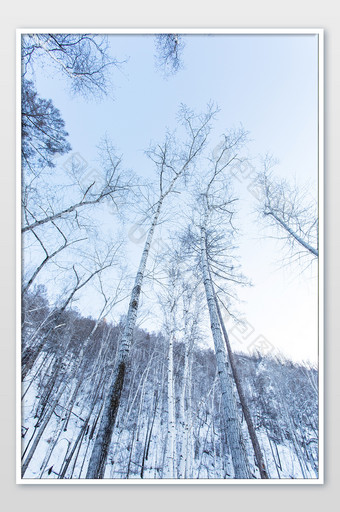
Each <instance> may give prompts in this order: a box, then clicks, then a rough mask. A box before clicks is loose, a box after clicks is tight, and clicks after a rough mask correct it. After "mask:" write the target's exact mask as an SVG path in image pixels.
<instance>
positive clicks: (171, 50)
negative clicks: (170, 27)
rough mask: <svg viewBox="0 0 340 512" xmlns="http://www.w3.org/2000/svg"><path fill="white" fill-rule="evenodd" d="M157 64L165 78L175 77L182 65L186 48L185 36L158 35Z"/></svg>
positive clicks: (156, 42)
mask: <svg viewBox="0 0 340 512" xmlns="http://www.w3.org/2000/svg"><path fill="white" fill-rule="evenodd" d="M155 44H156V62H157V66H158V67H159V69H160V70H161V71H162V73H163V74H164V76H165V77H168V76H170V75H174V74H175V73H177V71H179V70H180V69H181V68H182V66H183V64H182V60H181V57H182V52H183V49H184V46H185V43H184V40H183V36H182V35H180V34H158V35H156V41H155Z"/></svg>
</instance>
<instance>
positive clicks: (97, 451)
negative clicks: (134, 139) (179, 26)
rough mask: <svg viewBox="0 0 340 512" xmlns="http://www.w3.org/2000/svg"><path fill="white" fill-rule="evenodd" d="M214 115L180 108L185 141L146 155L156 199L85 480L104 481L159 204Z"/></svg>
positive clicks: (197, 147)
mask: <svg viewBox="0 0 340 512" xmlns="http://www.w3.org/2000/svg"><path fill="white" fill-rule="evenodd" d="M214 114H215V111H214V110H213V108H212V107H211V106H210V107H209V109H208V112H207V113H206V114H204V115H198V116H195V115H194V114H193V112H192V111H190V110H189V109H188V108H186V107H184V106H182V108H181V117H180V120H181V122H182V124H183V125H184V127H185V129H186V131H187V134H188V135H187V137H188V139H187V141H186V142H185V143H184V144H179V143H178V142H177V143H176V142H175V140H174V138H173V137H172V136H170V135H168V136H167V137H166V140H165V143H164V144H163V145H157V146H155V147H154V148H152V149H151V150H150V151H149V153H148V154H149V156H150V158H151V160H152V161H153V162H154V164H155V165H156V169H157V172H158V177H159V193H158V199H157V200H156V202H155V203H154V206H153V208H152V211H151V215H152V222H151V226H150V228H149V231H148V235H147V237H146V241H145V246H144V250H143V253H142V256H141V260H140V264H139V268H138V272H137V275H136V279H135V284H134V287H133V290H132V293H131V299H130V303H129V308H128V312H127V317H126V325H125V329H124V333H123V335H122V339H121V342H120V348H119V356H118V361H117V363H116V366H115V370H114V374H113V379H112V383H111V385H110V391H109V393H108V396H107V397H106V403H105V406H104V411H103V416H102V419H101V423H100V426H99V430H98V433H97V437H96V441H95V444H94V447H93V451H92V454H91V459H90V462H89V466H88V471H87V478H103V477H104V473H105V466H106V459H107V454H108V450H109V446H110V441H111V437H112V431H113V427H114V424H115V421H116V416H117V411H118V407H119V403H120V397H121V392H122V388H123V383H124V377H125V371H126V364H127V361H128V357H129V352H130V346H131V341H132V336H133V330H134V327H135V325H136V319H137V312H138V306H139V299H140V295H141V291H142V284H143V280H144V274H145V269H146V264H147V261H148V256H149V252H150V247H151V243H152V240H153V235H154V232H155V229H156V226H157V224H158V222H159V217H160V214H161V211H162V206H163V203H164V201H165V200H166V199H167V197H168V196H169V195H170V194H171V193H172V192H173V190H174V187H175V185H176V183H177V182H178V180H179V179H180V178H181V177H182V176H184V175H185V174H187V173H188V171H189V170H190V167H191V166H192V165H193V164H194V161H195V160H196V158H197V157H198V155H199V154H200V153H201V151H202V150H203V148H204V146H205V144H206V140H207V137H208V134H209V131H210V122H211V120H212V118H213V116H214Z"/></svg>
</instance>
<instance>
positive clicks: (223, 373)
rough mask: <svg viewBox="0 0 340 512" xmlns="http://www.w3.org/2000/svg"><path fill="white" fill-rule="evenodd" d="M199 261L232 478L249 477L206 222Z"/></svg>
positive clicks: (202, 227)
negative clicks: (218, 309) (219, 312)
mask: <svg viewBox="0 0 340 512" xmlns="http://www.w3.org/2000/svg"><path fill="white" fill-rule="evenodd" d="M201 263H202V272H203V281H204V288H205V293H206V298H207V303H208V309H209V315H210V322H211V331H212V335H213V339H214V345H215V353H216V362H217V369H218V374H219V378H220V383H221V391H222V403H223V409H224V414H225V417H226V425H227V427H226V428H227V438H228V444H229V448H230V453H231V456H232V461H233V466H234V473H235V478H249V477H250V472H249V467H248V461H247V456H246V452H245V447H244V442H243V438H242V432H241V426H240V422H239V419H238V414H237V403H236V398H235V394H234V390H233V381H232V376H231V372H230V368H229V362H228V358H227V353H226V348H225V344H224V342H223V339H222V333H221V329H220V323H219V318H218V314H217V310H216V303H215V296H214V290H213V286H212V282H211V279H210V273H209V263H208V258H207V251H206V229H205V223H204V224H203V225H202V226H201Z"/></svg>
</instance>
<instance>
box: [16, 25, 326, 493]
mask: <svg viewBox="0 0 340 512" xmlns="http://www.w3.org/2000/svg"><path fill="white" fill-rule="evenodd" d="M50 32H51V33H55V34H56V33H61V34H63V33H64V34H65V33H70V34H82V33H93V34H117V35H125V34H130V35H132V34H159V33H163V34H164V33H178V34H221V35H316V36H318V63H319V66H318V102H319V105H318V107H319V108H318V150H319V151H318V157H319V158H318V164H319V169H318V178H319V180H318V184H319V190H318V192H319V204H318V207H319V261H318V291H319V295H318V320H319V323H318V328H319V344H318V355H319V358H318V370H319V478H317V479H296V480H291V479H281V480H277V479H269V480H261V479H251V480H248V479H247V480H241V479H230V480H229V479H226V480H225V479H223V480H222V479H199V480H192V479H183V480H181V479H157V480H156V479H155V480H154V479H148V480H145V479H143V480H137V479H131V480H120V479H100V480H88V479H81V480H71V479H67V480H58V479H33V478H21V321H20V319H21V261H22V260H21V258H22V254H21V252H22V245H21V116H20V113H21V36H22V35H24V34H46V33H50ZM16 59H17V60H16V430H17V434H16V483H17V484H23V485H27V484H29V485H32V484H33V485H46V484H47V485H65V484H66V485H82V484H87V485H91V484H99V485H108V484H109V485H118V484H119V485H157V484H158V485H159V484H161V485H164V484H165V485H168V484H170V485H171V484H176V485H177V484H181V485H201V484H212V485H235V484H236V485H237V484H243V485H321V484H324V30H323V29H319V28H318V29H312V28H308V29H283V28H279V29H254V28H253V29H252V28H250V29H196V28H195V29H193V28H188V29H183V28H166V29H162V28H155V29H153V28H151V29H144V28H136V29H129V28H127V29H103V28H97V29H84V28H82V29H56V28H49V29H47V28H44V29H41V28H37V29H32V28H29V29H17V30H16Z"/></svg>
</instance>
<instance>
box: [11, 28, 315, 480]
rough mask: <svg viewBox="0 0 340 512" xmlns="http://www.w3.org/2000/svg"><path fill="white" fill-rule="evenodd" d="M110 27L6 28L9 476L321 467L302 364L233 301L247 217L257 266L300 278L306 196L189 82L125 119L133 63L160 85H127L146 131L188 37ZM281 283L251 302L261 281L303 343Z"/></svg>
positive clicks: (304, 266)
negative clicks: (16, 32) (13, 445)
mask: <svg viewBox="0 0 340 512" xmlns="http://www.w3.org/2000/svg"><path fill="white" fill-rule="evenodd" d="M117 37H118V36H116V35H114V34H111V35H108V36H107V35H96V34H85V33H81V34H74V33H65V34H63V33H55V34H50V33H45V32H42V33H28V34H25V35H23V36H22V40H21V69H22V77H21V122H22V130H21V211H22V216H21V235H22V277H21V284H22V289H21V312H22V316H21V347H19V353H20V362H21V368H20V370H21V371H20V373H21V381H22V382H21V432H20V433H18V435H20V436H21V448H22V453H21V477H22V479H28V480H29V479H35V480H39V479H51V480H60V479H61V480H62V479H69V480H70V479H71V480H74V481H75V482H77V481H79V479H90V480H96V479H111V480H112V481H119V480H121V479H131V480H132V479H145V480H150V479H151V480H164V481H165V483H166V481H169V480H174V479H178V480H182V479H185V480H188V481H190V480H194V479H195V480H197V479H201V480H202V481H204V482H205V481H208V480H214V479H215V480H216V479H218V480H235V479H236V480H242V481H243V480H249V479H258V480H268V479H277V480H278V481H279V480H281V479H282V480H284V479H318V475H319V391H318V387H319V386H318V380H319V377H318V364H317V361H316V360H314V361H312V360H309V358H308V355H306V357H305V358H304V359H303V358H301V357H300V358H297V357H294V353H293V351H292V352H291V353H289V350H288V348H287V351H286V352H285V350H284V349H283V350H281V349H280V348H279V349H277V348H276V346H275V336H274V337H273V336H272V337H271V338H269V337H268V339H267V337H265V335H262V325H261V327H259V328H258V327H257V324H256V321H255V322H254V321H253V320H252V321H250V316H251V314H250V312H249V318H248V316H247V315H248V312H247V303H246V302H245V301H244V300H242V297H243V296H242V293H243V291H244V290H248V289H252V294H253V296H254V297H255V298H256V294H257V286H256V282H257V281H258V277H257V275H255V276H254V275H249V273H248V272H247V271H245V269H244V265H243V254H244V253H243V250H242V247H243V245H242V244H243V242H242V241H243V240H247V243H251V244H254V246H255V244H256V243H257V242H256V241H255V240H254V229H259V233H260V235H261V239H263V240H264V241H263V246H262V245H261V244H260V243H259V244H258V246H259V247H260V249H258V252H257V253H256V251H255V249H254V260H256V262H258V267H259V268H261V269H262V270H261V272H264V273H266V272H267V276H266V278H267V279H269V280H270V279H272V278H271V274H270V272H272V270H269V269H268V268H266V264H265V263H264V262H265V261H268V259H270V258H272V260H273V265H274V266H275V264H276V267H275V271H274V274H275V275H278V274H279V275H281V274H282V275H286V274H284V273H285V272H287V270H286V269H287V268H288V273H289V275H290V276H293V277H294V279H295V281H294V283H298V284H297V285H296V286H305V284H304V283H305V282H306V283H307V285H306V286H309V287H311V289H312V290H313V293H314V294H315V293H316V292H317V265H318V256H319V245H318V236H319V235H318V217H317V213H318V212H317V191H316V189H315V187H314V188H313V184H310V183H308V180H307V179H305V178H304V176H302V178H301V177H300V178H301V179H300V180H295V181H294V180H293V179H291V177H290V176H286V174H285V173H284V172H282V173H281V174H280V164H278V163H277V162H276V160H275V159H274V158H273V157H271V156H268V153H267V154H266V155H265V156H264V157H259V156H258V153H259V150H257V149H256V140H255V141H254V140H253V134H252V133H250V132H248V131H247V129H246V128H245V127H244V126H243V124H241V123H243V119H239V120H238V122H237V123H234V122H231V123H228V115H227V114H226V113H225V111H224V108H223V105H220V101H219V100H218V98H217V100H218V101H217V100H216V101H215V100H211V99H210V94H211V93H210V91H204V96H205V98H206V100H205V102H202V103H201V104H199V105H198V106H197V103H198V102H197V98H196V97H195V94H194V91H195V90H196V89H195V88H196V87H197V90H200V89H199V87H200V86H199V83H196V81H195V80H193V83H191V85H190V87H192V88H193V89H192V91H191V92H192V96H193V97H192V104H189V102H188V101H187V99H188V93H187V92H184V90H183V96H184V98H183V101H182V100H181V101H178V102H177V104H176V109H172V107H171V112H172V115H171V116H170V115H169V117H166V118H165V119H163V120H162V126H163V129H162V130H160V129H158V124H157V129H155V130H154V131H153V132H152V133H150V135H149V134H148V133H144V131H145V132H146V131H147V129H146V128H145V130H137V129H136V128H135V124H134V123H136V124H137V123H140V122H141V121H140V120H141V118H142V117H143V112H144V110H143V108H144V105H143V104H142V103H141V104H140V111H139V110H138V109H137V110H136V111H135V110H133V109H134V107H133V106H132V105H135V102H134V98H133V95H132V93H131V92H130V89H131V88H132V87H136V85H135V84H134V80H135V79H136V76H137V77H138V74H140V81H141V85H140V87H141V88H142V87H143V85H142V78H143V79H144V76H146V75H147V74H148V73H151V72H152V76H150V77H149V78H148V79H149V81H150V84H151V83H152V82H153V80H154V81H155V83H157V84H160V85H157V87H156V86H155V85H154V84H153V85H152V87H154V89H153V90H154V91H156V89H157V93H156V92H154V93H150V92H149V91H147V90H145V91H143V97H144V102H145V103H148V104H149V105H150V106H149V107H148V108H150V119H145V127H147V126H149V124H150V126H151V124H152V122H154V123H156V121H155V119H157V120H158V119H159V118H160V117H161V116H162V113H161V112H159V113H157V108H161V107H160V105H165V104H166V103H167V96H166V94H169V98H168V100H169V102H172V101H173V97H172V96H171V95H172V94H173V95H174V98H175V97H176V100H177V96H180V95H181V88H180V87H178V86H177V89H176V84H177V82H176V80H180V79H181V76H182V77H183V76H186V75H185V74H186V73H187V74H188V76H189V74H190V69H191V67H190V66H191V65H192V66H194V64H195V62H194V56H195V55H196V54H195V51H196V50H195V44H196V39H195V37H196V36H187V35H182V34H156V35H155V34H148V35H145V36H141V35H134V36H127V35H125V36H120V39H119V40H118V39H117V45H116V43H115V41H116V39H115V38H117ZM209 37H210V36H209V35H205V36H201V38H202V41H205V40H207V41H208V42H207V44H208V45H209V44H210V43H209V41H210V40H209ZM220 37H222V38H228V37H229V36H228V35H224V36H220ZM268 37H270V36H268ZM124 38H125V39H124ZM128 38H130V39H131V41H132V42H131V43H130V42H129V40H128ZM139 38H142V39H140V41H141V42H143V41H144V40H146V43H145V44H146V46H145V48H148V51H145V52H144V53H143V52H142V51H139V50H138V46H139ZM204 38H206V39H204ZM122 41H123V42H122ZM124 41H126V45H127V46H126V48H127V51H128V49H129V50H130V49H131V48H135V51H136V52H137V53H136V55H137V57H136V58H135V57H134V53H133V52H132V53H131V55H129V56H127V55H126V54H124V53H122V52H121V51H120V50H121V47H120V46H119V44H120V45H121V46H122V47H124V44H125V43H124ZM143 44H144V42H143ZM197 44H199V43H197ZM212 44H215V43H214V41H213V42H212ZM269 44H270V41H269V40H268V45H269ZM129 45H131V46H129ZM190 45H191V46H190ZM141 47H142V46H141ZM143 48H144V46H143ZM138 51H139V53H138ZM235 51H236V50H235ZM190 52H191V53H190ZM196 56H200V57H202V58H206V57H205V54H201V53H198V54H197V55H196ZM209 58H211V59H213V56H212V55H210V56H209ZM134 59H135V61H136V59H137V64H136V63H135V64H134V62H135V61H134ZM138 59H139V60H138ZM129 66H130V67H129ZM132 66H135V68H133V67H132ZM148 66H149V67H148ZM149 68H150V69H151V71H150V72H149V71H148V70H149ZM129 69H131V71H129ZM134 70H136V72H135V74H134ZM202 72H204V70H203V71H202ZM128 73H130V75H128ZM211 79H212V80H213V79H214V77H212V78H211ZM120 80H121V81H122V83H123V84H125V85H124V86H121V85H119V84H120V83H121V82H120ZM202 80H203V78H202ZM221 80H222V78H221ZM228 80H231V81H233V80H237V77H236V76H234V74H233V73H232V74H231V75H230V76H229V75H228ZM143 83H144V82H143ZM163 87H164V89H163ZM150 88H151V85H150ZM174 88H175V89H176V92H169V91H172V90H173V89H174ZM131 90H134V89H131ZM152 94H154V96H152ZM197 95H198V93H197ZM199 97H200V96H199ZM49 98H52V99H49ZM63 98H67V100H63ZM184 100H185V101H184ZM226 101H227V103H228V101H229V100H228V98H227V99H226ZM233 101H236V99H235V98H234V99H232V98H230V102H231V103H232V102H233ZM67 102H69V104H68V103H67ZM120 102H121V104H123V106H122V108H129V111H127V112H126V114H125V115H122V116H119V115H118V114H117V115H115V112H116V110H115V109H116V108H118V106H119V105H120ZM173 102H174V101H173ZM153 104H154V105H153ZM68 105H69V107H68ZM71 105H72V108H71ZM73 105H75V106H74V109H73ZM102 105H104V107H102ZM152 105H153V106H152ZM155 105H158V106H155ZM126 106H127V107H126ZM162 108H163V107H162ZM164 108H165V107H164ZM169 109H170V107H169ZM85 111H89V112H91V117H90V119H91V120H92V121H93V126H91V125H92V122H90V123H87V122H85V119H88V118H87V117H86V115H85ZM105 116H107V117H105ZM106 119H107V123H108V126H111V125H112V126H114V127H115V129H114V130H113V131H111V132H110V131H109V130H106V129H104V128H106V124H105V123H106ZM143 122H144V121H143ZM157 122H158V121H157ZM102 125H103V127H104V128H103V129H102ZM221 125H223V126H224V129H223V130H224V131H223V133H221V128H220V127H221ZM69 126H71V127H72V131H71V128H69ZM138 126H139V125H138ZM269 130H270V127H269ZM94 132H95V135H94ZM135 132H138V133H139V135H140V136H141V137H142V136H143V137H145V139H146V140H147V144H146V145H145V146H144V147H140V146H139V143H140V142H139V139H138V141H137V139H136V138H135V135H134V133H135ZM140 132H142V134H140ZM116 134H117V136H116ZM119 137H121V138H122V140H123V139H124V140H125V141H127V142H126V147H124V151H123V150H121V149H120V147H119V140H118V142H117V140H115V139H116V138H117V139H119ZM254 148H255V149H254ZM268 149H270V148H268ZM87 155H91V156H90V157H88V156H87ZM92 155H93V156H92ZM280 156H281V155H280ZM126 162H127V163H126ZM297 172H298V169H297ZM250 176H251V180H252V181H251V183H252V184H253V185H255V188H254V187H253V188H252V189H251V190H250V187H249V183H250V181H249V180H250V178H249V177H250ZM242 187H243V188H242ZM244 190H246V191H247V193H248V196H247V200H246V202H247V204H248V205H250V206H248V208H250V210H249V212H250V213H247V214H245V206H244V205H245V199H244V197H245V196H244V194H245V192H244ZM249 190H250V192H249ZM247 211H248V210H247ZM244 219H245V220H244ZM240 225H241V226H240ZM259 237H260V236H259ZM239 244H240V247H239ZM266 244H268V245H266ZM270 244H273V247H274V246H275V250H276V253H274V251H273V254H271V253H270V254H269V252H268V250H267V247H269V246H270V247H271V245H270ZM274 244H275V245H274ZM247 247H251V245H248V246H247ZM261 251H262V253H261ZM252 254H253V253H252V249H250V250H249V249H247V254H246V257H247V258H249V259H251V256H252ZM257 254H260V256H257ZM262 258H263V259H262ZM277 260H280V263H279V265H277ZM275 262H276V263H275ZM247 270H248V268H247ZM273 279H274V278H273ZM284 279H285V278H284ZM253 281H254V282H253ZM301 283H302V284H301ZM294 286H295V284H294ZM280 294H281V292H279V291H278V290H276V289H275V285H274V281H273V286H272V290H271V296H270V297H268V303H263V302H262V300H263V299H262V296H261V295H260V292H259V295H258V303H259V308H260V309H261V310H262V312H261V314H263V311H264V313H265V314H263V316H264V317H265V316H267V317H268V322H269V323H270V317H271V316H273V317H275V315H278V316H279V315H280V312H281V315H282V321H283V323H284V324H285V325H286V327H285V328H287V332H288V335H287V336H286V334H284V335H282V337H283V338H284V337H285V336H286V340H287V347H289V346H290V345H289V343H291V344H292V345H293V346H294V345H296V346H302V347H303V346H304V344H306V346H307V347H308V345H313V344H314V345H315V348H316V350H317V346H316V345H317V342H316V341H313V339H309V335H307V331H303V330H301V329H300V330H299V329H298V328H297V327H296V326H295V324H294V321H293V319H292V320H290V318H287V317H286V318H283V317H284V316H285V312H284V310H283V309H281V308H282V306H281V304H282V302H283V300H286V299H282V298H281V295H280ZM293 295H294V293H293ZM240 296H241V298H240ZM287 297H289V296H287ZM289 300H290V299H289V298H288V299H287V301H288V302H289ZM291 300H293V299H291ZM255 301H256V299H255ZM303 307H304V306H303V305H301V308H303ZM306 307H307V306H306ZM302 314H304V313H303V312H302V309H301V315H302ZM307 314H308V315H309V316H310V319H311V322H312V321H313V322H316V320H317V319H316V317H317V311H316V309H310V310H309V311H308V312H307ZM297 316H299V315H298V314H297ZM275 318H276V317H275ZM268 329H269V328H268ZM277 329H278V331H279V330H280V327H279V325H278V327H277ZM285 332H286V331H285ZM263 334H265V333H263ZM316 334H317V333H315V335H316ZM253 338H254V339H255V341H254V343H250V340H251V339H253ZM237 340H239V341H237ZM240 340H241V341H240ZM302 350H303V348H301V351H302ZM306 354H307V352H306ZM308 354H309V353H308Z"/></svg>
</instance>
